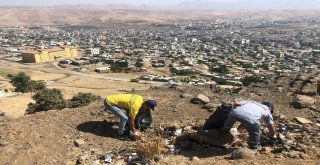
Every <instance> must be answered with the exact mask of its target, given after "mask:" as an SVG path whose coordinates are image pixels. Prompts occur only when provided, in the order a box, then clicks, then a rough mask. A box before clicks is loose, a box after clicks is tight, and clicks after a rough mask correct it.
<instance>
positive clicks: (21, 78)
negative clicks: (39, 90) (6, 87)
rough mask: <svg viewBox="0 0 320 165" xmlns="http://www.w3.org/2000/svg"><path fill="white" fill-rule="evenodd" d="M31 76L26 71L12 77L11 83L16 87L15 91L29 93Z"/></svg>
mask: <svg viewBox="0 0 320 165" xmlns="http://www.w3.org/2000/svg"><path fill="white" fill-rule="evenodd" d="M30 80H31V79H30V76H28V75H26V74H25V73H24V72H20V73H18V74H17V75H15V76H13V77H11V81H10V83H11V84H12V86H14V87H15V92H21V93H28V92H30V86H29V81H30Z"/></svg>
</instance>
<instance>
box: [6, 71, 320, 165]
mask: <svg viewBox="0 0 320 165" xmlns="http://www.w3.org/2000/svg"><path fill="white" fill-rule="evenodd" d="M319 75H320V74H314V75H310V77H309V76H305V75H303V76H302V75H287V76H278V77H274V78H272V79H269V81H268V82H267V83H262V84H255V85H251V86H250V87H248V88H242V89H240V90H239V89H237V90H231V89H222V88H219V87H209V86H203V87H192V86H163V87H152V88H151V89H149V90H146V91H136V92H135V93H138V94H141V95H143V96H144V98H153V99H156V100H157V101H158V107H157V108H156V110H155V111H154V113H153V117H154V124H153V126H154V127H153V129H151V130H149V131H148V132H147V133H146V134H145V135H144V136H145V140H146V141H148V140H151V139H152V138H151V137H155V136H160V135H159V134H156V133H155V132H156V130H157V129H159V128H169V127H172V126H174V127H175V128H186V126H192V127H193V128H195V129H196V127H199V126H201V125H202V124H203V122H204V121H205V119H206V118H207V117H209V116H210V114H212V111H214V109H215V107H216V106H218V104H219V103H221V101H225V102H231V101H232V100H233V99H235V98H250V99H254V100H258V101H263V100H270V101H272V102H274V103H275V106H276V112H275V113H276V115H275V116H276V117H275V123H276V125H277V127H278V128H279V129H280V128H281V129H280V130H279V131H280V132H281V133H282V134H284V135H285V137H286V138H289V134H291V136H292V137H291V138H293V139H294V143H296V144H295V145H293V144H291V146H290V147H289V148H286V149H283V150H280V152H278V153H266V154H263V153H258V154H256V155H255V157H254V158H253V159H243V160H230V150H228V149H223V148H217V147H213V146H207V145H199V144H196V143H195V142H191V144H192V145H193V147H191V148H189V149H181V151H180V152H179V153H178V154H172V153H167V154H164V155H163V156H160V157H157V158H156V159H154V160H152V161H151V164H208V163H209V164H214V163H219V164H235V163H237V164H251V163H253V164H275V163H276V164H319V163H320V161H319V158H320V150H319V147H320V146H319V144H320V143H319V142H320V138H319V137H320V136H319V131H320V124H319V123H320V111H319V109H320V106H319V91H318V89H319V86H318V85H319V84H320V83H319V82H320V77H319ZM314 88H318V89H316V90H314ZM308 89H309V90H308ZM312 91H313V92H312ZM198 94H203V95H205V96H208V97H209V99H210V103H208V104H206V105H207V106H211V109H210V107H209V110H206V109H204V108H202V107H201V106H200V105H196V104H191V103H190V99H191V98H192V97H195V96H197V95H198ZM297 95H302V96H305V97H310V98H311V99H314V100H315V102H313V103H310V102H309V103H310V104H309V103H308V104H303V100H300V101H295V104H293V105H295V106H297V105H298V104H299V105H304V106H300V107H299V106H297V107H296V108H297V109H295V108H294V107H293V106H292V104H291V103H292V101H293V100H295V99H294V98H295V97H296V96H297ZM311 104H312V105H311ZM298 108H299V109H298ZM295 117H304V118H307V119H309V120H311V121H312V124H305V125H303V124H301V123H299V122H296V120H295V119H294V118H295ZM116 125H117V120H116V118H114V117H113V116H112V115H111V114H109V113H106V112H103V111H102V107H101V102H97V103H93V104H91V105H89V106H87V107H83V108H78V109H65V110H61V111H49V112H43V113H38V114H34V115H28V116H23V117H20V118H17V119H7V118H6V117H0V150H1V152H0V160H1V164H76V163H78V164H100V162H101V161H102V160H103V159H104V158H103V157H104V155H106V153H108V152H109V151H111V153H113V154H115V155H114V156H113V161H112V163H113V164H122V163H124V161H125V158H126V154H128V153H132V152H135V150H136V148H137V142H135V141H123V140H120V139H117V138H116V137H115V136H114V133H115V130H116ZM282 128H286V129H287V130H285V131H284V130H283V129H282ZM306 137H307V138H306ZM274 147H281V145H277V146H274ZM284 147H285V146H284ZM278 149H279V148H278ZM277 151H278V150H277ZM195 156H196V157H197V158H195Z"/></svg>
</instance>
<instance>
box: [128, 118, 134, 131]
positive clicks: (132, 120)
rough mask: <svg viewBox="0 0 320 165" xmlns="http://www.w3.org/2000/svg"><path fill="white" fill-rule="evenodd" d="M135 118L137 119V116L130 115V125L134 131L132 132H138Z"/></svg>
mask: <svg viewBox="0 0 320 165" xmlns="http://www.w3.org/2000/svg"><path fill="white" fill-rule="evenodd" d="M134 120H135V117H129V126H130V130H131V131H132V133H135V132H136V127H135V124H134Z"/></svg>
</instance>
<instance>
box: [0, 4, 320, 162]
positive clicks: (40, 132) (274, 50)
mask: <svg viewBox="0 0 320 165" xmlns="http://www.w3.org/2000/svg"><path fill="white" fill-rule="evenodd" d="M314 1H315V2H316V0H314ZM199 3H200V2H199ZM318 3H320V2H318ZM0 8H1V9H0V105H1V108H0V115H1V116H0V127H1V128H0V150H1V153H0V160H1V161H0V162H3V163H4V164H107V163H111V164H130V163H131V164H132V163H133V164H134V163H138V164H139V163H140V164H172V163H173V164H205V163H209V164H215V163H222V164H235V163H239V164H260V163H261V164H277V163H279V164H318V163H320V162H319V158H320V149H319V147H320V145H319V144H320V138H319V137H320V136H319V135H320V134H319V130H320V97H319V94H320V72H319V69H320V17H319V16H320V11H319V10H311V9H310V10H299V9H285V10H280V9H270V10H257V9H163V8H160V7H159V8H156V7H148V6H144V7H143V6H134V7H132V6H131V7H130V6H120V5H119V6H118V5H114V6H111V7H108V6H96V5H88V6H86V5H66V6H62V5H61V6H47V7H40V6H37V7H33V6H32V7H4V6H3V7H0ZM26 81H28V83H26ZM15 82H18V83H15ZM19 83H26V84H24V85H21V84H20V86H19ZM40 88H41V89H40ZM55 89H57V90H56V91H55ZM46 90H47V92H52V93H48V94H47V95H45V91H46ZM57 91H58V92H57ZM55 92H56V93H55ZM118 93H135V94H139V95H142V96H143V97H144V98H153V99H155V100H157V104H158V106H157V107H156V110H155V111H154V112H152V113H153V124H152V127H151V128H150V129H148V130H147V131H146V132H144V134H143V138H142V140H141V141H123V139H117V138H115V137H114V136H113V132H112V131H114V129H116V128H117V122H118V119H117V118H116V117H114V116H113V115H112V114H111V113H108V112H106V111H103V108H102V104H103V99H105V97H107V96H108V95H112V94H118ZM54 94H57V95H59V96H60V95H61V97H63V103H62V102H59V104H60V105H62V104H63V105H64V106H53V105H49V103H43V102H46V101H43V100H42V102H41V101H39V98H40V97H43V98H42V99H44V100H45V98H50V95H54ZM86 94H88V95H89V96H90V98H96V99H93V101H92V102H91V103H90V104H89V103H88V104H82V102H81V99H79V97H84V96H88V95H86ZM76 96H78V97H76ZM89 96H88V98H89ZM77 98H78V99H79V101H78V102H77V101H75V99H77ZM240 98H241V99H250V100H256V101H258V102H262V101H264V100H268V101H272V102H273V103H274V105H275V107H276V108H275V114H273V116H274V122H275V126H276V133H277V138H278V139H276V140H274V141H272V142H270V141H269V140H270V139H268V137H267V135H265V132H266V131H268V130H267V127H266V126H265V125H263V124H262V126H261V137H260V142H261V145H262V147H263V148H262V150H260V151H259V152H256V153H251V152H249V153H245V152H244V153H242V156H240V158H238V157H237V156H235V153H234V152H233V151H234V149H238V148H242V147H244V148H245V147H247V145H248V144H247V143H246V142H247V141H246V139H247V138H248V133H246V132H245V130H241V128H238V131H239V132H238V134H239V138H238V139H237V142H235V143H232V144H231V147H230V146H228V147H226V145H224V146H222V147H221V146H217V145H216V143H218V142H215V143H214V144H212V143H210V142H207V141H210V140H208V139H201V137H200V140H199V139H196V140H195V139H193V140H187V141H183V142H176V139H179V136H183V135H186V134H191V135H193V134H194V132H195V131H198V128H200V127H202V125H203V123H204V122H205V121H206V119H207V118H209V116H210V115H211V114H212V113H214V112H215V111H216V109H218V107H219V106H221V104H222V103H232V102H233V101H234V100H235V99H240ZM37 99H38V100H37ZM55 99H57V97H52V98H50V101H52V102H50V103H52V104H53V103H54V100H55ZM194 100H197V101H194ZM199 100H200V101H199ZM78 104H81V106H80V105H78ZM41 106H43V107H45V108H48V107H50V106H52V107H51V109H49V108H48V109H45V110H44V109H41V108H39V107H41ZM35 112H37V113H35ZM112 123H113V124H112ZM114 123H116V124H114ZM109 125H111V126H110V128H109ZM197 140H198V142H197ZM199 141H200V142H199ZM162 143H163V144H162ZM155 148H158V149H159V148H161V149H160V150H156V149H155ZM146 150H148V153H146ZM152 152H156V153H152ZM230 154H231V156H230ZM246 154H247V155H246ZM107 158H110V159H111V160H110V162H109V159H107ZM0 164H1V163H0Z"/></svg>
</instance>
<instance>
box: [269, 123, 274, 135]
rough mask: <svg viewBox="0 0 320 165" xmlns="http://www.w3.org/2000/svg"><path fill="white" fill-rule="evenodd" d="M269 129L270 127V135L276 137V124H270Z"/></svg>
mask: <svg viewBox="0 0 320 165" xmlns="http://www.w3.org/2000/svg"><path fill="white" fill-rule="evenodd" d="M268 129H269V136H270V137H275V136H274V135H275V134H276V128H275V126H274V124H273V123H272V124H268Z"/></svg>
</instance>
